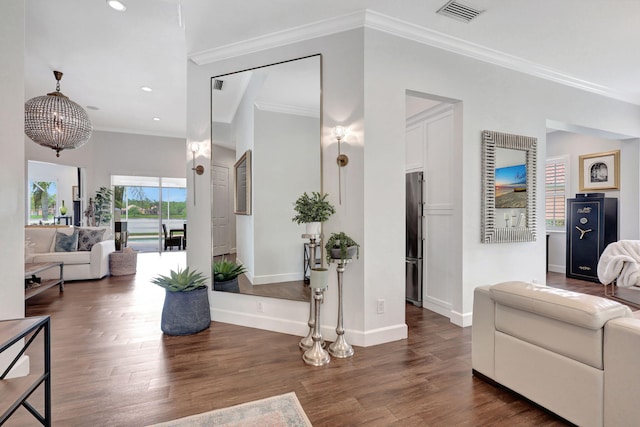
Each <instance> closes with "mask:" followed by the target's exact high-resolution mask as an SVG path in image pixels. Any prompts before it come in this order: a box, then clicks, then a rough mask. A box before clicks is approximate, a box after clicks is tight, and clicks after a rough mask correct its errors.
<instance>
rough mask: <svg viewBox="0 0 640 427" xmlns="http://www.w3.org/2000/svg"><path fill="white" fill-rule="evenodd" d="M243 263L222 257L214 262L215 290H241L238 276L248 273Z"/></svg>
mask: <svg viewBox="0 0 640 427" xmlns="http://www.w3.org/2000/svg"><path fill="white" fill-rule="evenodd" d="M246 272H247V268H246V267H245V266H244V265H242V264H236V263H235V262H232V261H228V260H226V259H222V260H221V261H215V262H214V263H213V290H214V291H224V292H236V293H237V292H240V286H239V285H238V276H239V275H241V274H242V273H246Z"/></svg>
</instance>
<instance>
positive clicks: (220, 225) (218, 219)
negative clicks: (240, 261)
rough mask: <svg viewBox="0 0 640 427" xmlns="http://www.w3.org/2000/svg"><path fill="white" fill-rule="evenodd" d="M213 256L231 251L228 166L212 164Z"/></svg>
mask: <svg viewBox="0 0 640 427" xmlns="http://www.w3.org/2000/svg"><path fill="white" fill-rule="evenodd" d="M212 173H213V211H212V218H211V223H212V227H213V256H218V255H224V254H228V253H230V252H231V248H230V244H229V168H227V167H225V166H218V165H214V166H213V170H212Z"/></svg>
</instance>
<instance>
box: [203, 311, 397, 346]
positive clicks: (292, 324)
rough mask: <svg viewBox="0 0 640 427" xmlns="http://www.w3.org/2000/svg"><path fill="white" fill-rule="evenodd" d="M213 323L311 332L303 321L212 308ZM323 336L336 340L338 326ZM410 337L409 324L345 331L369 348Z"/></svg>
mask: <svg viewBox="0 0 640 427" xmlns="http://www.w3.org/2000/svg"><path fill="white" fill-rule="evenodd" d="M211 320H213V321H216V322H223V323H230V324H232V325H239V326H246V327H249V328H256V329H263V330H267V331H273V332H279V333H283V334H290V335H295V336H298V337H304V336H306V335H307V333H308V332H309V326H308V325H307V322H306V321H304V322H302V321H292V320H289V319H282V318H276V317H270V316H264V315H258V314H253V313H244V312H238V311H231V310H223V309H218V308H213V309H211ZM320 329H321V332H322V336H323V337H324V338H325V339H326V340H327V341H335V339H336V327H335V325H322V326H321V328H320ZM407 334H408V328H407V325H405V324H401V325H394V326H388V327H385V328H380V329H375V330H371V331H366V332H364V331H355V330H352V329H346V330H345V338H346V340H347V342H348V343H349V344H351V345H355V346H360V347H369V346H373V345H378V344H384V343H387V342H392V341H398V340H402V339H406V338H407Z"/></svg>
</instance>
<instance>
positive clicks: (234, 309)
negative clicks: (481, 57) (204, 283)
mask: <svg viewBox="0 0 640 427" xmlns="http://www.w3.org/2000/svg"><path fill="white" fill-rule="evenodd" d="M318 52H319V53H322V55H323V64H324V67H323V74H324V75H323V78H324V82H323V84H324V87H323V101H324V105H323V108H324V110H323V114H324V116H323V144H324V149H323V154H324V163H323V180H324V182H323V184H324V190H325V192H328V193H329V194H330V198H331V201H332V202H333V203H334V204H336V205H338V203H337V191H336V190H337V189H338V178H337V165H336V164H335V161H334V159H335V156H336V153H337V147H336V144H335V140H333V138H332V137H331V129H332V128H333V127H334V126H335V125H337V124H342V125H348V126H349V128H350V129H351V130H352V133H351V134H350V136H349V137H348V139H347V142H346V144H344V145H343V149H344V151H345V152H346V154H348V155H349V158H350V162H349V165H348V166H347V167H346V168H343V176H342V178H343V184H342V185H343V189H344V191H343V201H342V205H340V206H338V212H337V213H336V215H334V217H332V218H331V220H329V221H328V222H327V223H326V224H325V234H327V233H329V232H331V231H338V230H344V231H346V232H347V233H349V234H351V235H352V236H353V237H354V238H355V239H356V240H357V241H358V242H359V243H360V244H361V246H362V248H361V249H362V250H361V257H360V260H357V261H355V262H354V263H352V264H351V265H349V267H348V268H347V271H346V273H345V307H348V309H347V310H345V328H346V329H347V339H350V342H352V343H353V344H356V345H372V344H376V343H379V342H382V341H390V340H394V339H400V338H402V337H403V336H406V326H405V323H404V310H405V301H404V293H405V290H404V267H403V263H402V260H403V258H404V209H403V208H402V206H403V203H404V193H405V189H404V185H405V183H404V168H405V153H404V148H403V145H404V144H402V141H404V133H405V125H406V123H405V91H406V90H407V89H410V90H412V91H416V92H421V93H425V94H433V95H436V96H440V97H443V98H447V99H451V100H459V101H461V103H460V104H457V105H456V107H457V109H459V113H460V114H459V115H458V114H456V120H458V121H459V120H460V118H462V123H461V126H460V127H459V126H457V125H455V126H454V127H455V128H456V129H457V128H460V129H461V134H460V135H456V137H455V143H454V144H453V145H452V147H451V149H452V152H453V159H454V162H455V165H456V166H455V167H456V172H457V176H456V179H455V181H454V182H452V183H451V185H452V189H453V192H454V196H453V201H452V204H453V206H454V213H453V223H454V225H455V228H454V229H453V230H452V233H451V236H450V240H451V248H452V249H451V250H452V253H451V255H450V256H451V259H452V260H453V261H452V264H453V265H452V267H451V268H452V269H453V270H454V272H453V274H452V281H453V283H451V299H452V308H451V316H450V317H451V318H452V321H454V322H455V323H457V324H460V325H468V324H470V320H471V310H472V304H473V289H474V288H475V287H476V286H478V285H482V284H489V283H496V282H500V281H504V280H519V279H520V280H532V279H535V280H538V281H539V282H541V283H544V282H545V239H544V234H545V233H544V231H545V226H544V221H542V220H540V219H538V227H537V230H536V231H537V235H538V239H537V241H536V242H531V243H509V244H482V243H481V240H480V209H481V199H480V197H481V176H482V173H481V172H482V171H481V132H482V130H484V129H487V130H495V131H501V132H507V133H515V134H521V135H527V136H532V137H536V138H538V143H539V144H538V145H539V146H538V159H544V158H545V157H546V139H545V138H546V120H547V119H552V120H557V121H560V122H563V123H573V124H577V125H584V124H586V123H588V124H590V126H591V127H594V128H598V129H604V130H607V131H611V132H617V133H621V134H625V135H631V136H639V135H640V120H638V117H640V107H639V106H634V105H631V104H627V103H624V102H620V101H615V100H612V99H608V98H604V97H601V96H598V95H595V94H592V93H587V92H582V91H580V90H577V89H574V88H570V87H565V86H562V85H560V84H557V83H553V82H550V81H546V80H542V79H539V78H535V77H532V76H530V75H525V74H521V73H518V72H515V71H512V70H508V69H504V68H500V67H498V66H495V65H491V64H488V63H483V62H481V61H478V60H475V59H472V58H469V57H464V56H460V55H457V54H453V53H450V52H446V51H443V50H440V49H437V48H433V47H430V46H426V45H422V44H418V43H416V42H411V41H407V40H403V39H400V38H397V37H394V36H391V35H388V34H385V33H381V32H378V31H375V30H370V29H365V30H353V31H349V32H344V33H340V34H336V35H332V36H327V37H322V38H318V39H315V40H309V41H305V42H300V43H295V44H290V45H287V46H283V47H280V48H277V49H270V50H267V51H262V52H257V53H254V54H249V55H245V56H242V57H238V58H234V59H230V60H226V61H220V62H219V63H216V64H210V65H207V66H201V67H198V66H196V65H194V64H189V79H188V85H189V95H188V99H189V113H188V127H189V132H190V135H189V138H190V139H201V138H209V136H208V135H206V133H205V130H206V129H208V127H209V126H210V125H209V122H210V120H208V119H207V116H208V114H209V106H208V98H209V96H208V94H209V78H210V77H211V76H213V75H219V74H223V73H225V72H230V71H235V70H239V69H246V68H249V67H251V66H257V65H263V64H268V63H273V62H276V61H279V60H287V59H292V58H296V57H300V56H303V55H308V54H313V53H318ZM382 83H384V84H382ZM365 113H366V114H365ZM539 164H541V163H540V162H539ZM543 173H544V168H540V167H539V168H538V175H537V178H538V182H543V181H542V179H543ZM536 201H537V207H538V209H537V211H538V212H541V211H542V206H543V202H544V197H543V194H542V192H541V191H538V194H537V198H536ZM207 218H208V217H207ZM194 221H196V222H197V220H194ZM194 221H192V218H191V217H190V218H189V222H190V224H191V223H192V222H194ZM205 221H206V218H205V219H203V220H202V222H197V223H198V226H199V227H201V228H202V229H204V228H205V227H207V226H208V224H207V222H205ZM210 248H211V242H210V238H209V239H204V238H201V239H199V240H198V241H197V243H196V244H195V247H194V246H191V245H190V247H189V257H194V259H195V260H197V262H202V263H204V262H205V261H207V260H208V257H206V256H204V255H203V254H205V253H209V254H210ZM190 265H191V261H190ZM335 283H336V282H335V278H333V279H332V281H331V283H330V285H329V291H328V294H327V298H326V303H325V304H324V306H323V319H328V320H323V324H324V325H326V323H325V322H327V323H330V324H331V323H334V320H333V319H335V314H336V310H335V305H336V293H335V292H336V291H335V288H336V286H335ZM377 299H384V300H385V301H386V312H385V313H384V314H377V313H376V300H377ZM256 300H257V299H256V298H255V297H253V298H252V297H249V296H245V295H225V296H221V295H218V293H216V294H215V295H214V296H213V297H212V298H211V306H212V315H213V318H214V319H215V320H221V321H229V322H232V323H239V324H246V325H249V326H252V325H259V326H260V327H263V328H271V329H274V330H282V331H288V332H291V333H299V334H301V335H304V333H306V331H305V328H304V326H303V325H304V320H303V319H305V318H306V316H307V313H306V310H304V304H303V303H300V304H302V307H300V306H297V305H295V304H296V303H295V302H292V301H279V300H275V301H269V302H268V303H267V306H266V307H265V313H264V314H261V315H260V317H258V314H257V307H256V305H255V302H256ZM271 307H273V311H272V308H271ZM294 322H299V323H295V324H294ZM296 325H297V326H296ZM300 325H302V326H301V327H300ZM326 329H329V328H326ZM323 332H324V331H323ZM327 332H329V333H330V330H328V331H327ZM328 338H329V339H331V335H330V334H329V336H328Z"/></svg>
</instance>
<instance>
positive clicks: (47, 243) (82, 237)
mask: <svg viewBox="0 0 640 427" xmlns="http://www.w3.org/2000/svg"><path fill="white" fill-rule="evenodd" d="M115 249H116V248H115V241H114V239H113V233H112V232H111V229H110V228H109V227H66V226H26V227H25V262H26V263H32V262H33V263H36V262H60V261H61V262H63V263H64V280H65V281H68V280H87V279H100V278H102V277H104V276H106V275H107V274H109V254H110V253H111V252H114V251H115ZM56 274H57V271H56V270H55V269H54V270H50V271H45V272H43V278H44V279H48V278H53V277H55V275H56ZM48 275H51V277H48Z"/></svg>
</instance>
